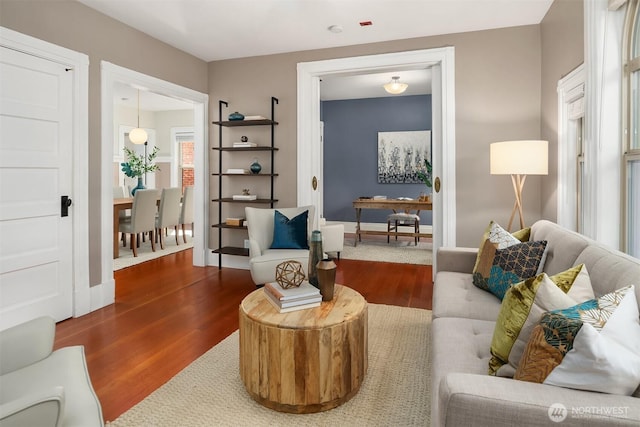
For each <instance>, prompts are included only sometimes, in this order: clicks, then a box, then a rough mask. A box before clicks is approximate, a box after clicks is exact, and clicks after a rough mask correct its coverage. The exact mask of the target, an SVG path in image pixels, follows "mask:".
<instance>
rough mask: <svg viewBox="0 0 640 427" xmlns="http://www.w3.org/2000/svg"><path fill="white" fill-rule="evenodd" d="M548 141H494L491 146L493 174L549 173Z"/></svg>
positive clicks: (490, 156)
mask: <svg viewBox="0 0 640 427" xmlns="http://www.w3.org/2000/svg"><path fill="white" fill-rule="evenodd" d="M548 151H549V142H548V141H504V142H494V143H492V144H491V146H490V147H489V158H490V164H491V166H490V167H491V174H492V175H547V174H548V173H549V172H548V171H549V162H548Z"/></svg>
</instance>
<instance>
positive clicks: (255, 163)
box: [250, 159, 262, 174]
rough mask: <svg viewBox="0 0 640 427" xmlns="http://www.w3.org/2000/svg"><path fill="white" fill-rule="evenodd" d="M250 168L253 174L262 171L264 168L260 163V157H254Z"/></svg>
mask: <svg viewBox="0 0 640 427" xmlns="http://www.w3.org/2000/svg"><path fill="white" fill-rule="evenodd" d="M250 169H251V173H253V174H256V173H260V171H261V170H262V166H260V163H258V159H253V163H251V166H250Z"/></svg>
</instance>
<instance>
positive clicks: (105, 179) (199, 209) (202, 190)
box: [96, 61, 209, 307]
mask: <svg viewBox="0 0 640 427" xmlns="http://www.w3.org/2000/svg"><path fill="white" fill-rule="evenodd" d="M101 74H102V80H101V85H102V86H101V100H102V141H103V143H102V145H101V146H102V153H101V158H102V171H103V172H102V176H101V178H102V181H101V206H102V208H101V230H102V234H101V248H102V251H101V253H102V276H101V283H102V285H103V286H105V291H104V292H101V293H96V294H100V295H102V297H103V298H104V300H103V301H102V304H103V306H104V305H107V304H110V303H112V302H113V298H114V293H113V292H114V290H115V287H113V285H112V284H113V246H112V245H113V221H112V218H113V216H112V215H113V198H112V187H113V182H114V181H113V167H112V163H111V162H112V161H113V143H112V142H111V141H113V140H114V135H113V131H114V126H113V92H114V84H115V83H116V82H120V83H124V84H128V85H132V86H135V87H137V88H139V89H140V90H147V91H150V92H154V93H157V94H161V95H164V96H168V97H171V98H176V99H179V100H182V101H185V102H188V103H190V104H192V105H193V116H194V117H193V119H194V121H193V123H194V125H193V128H194V129H193V131H194V132H193V133H194V151H195V152H194V155H195V164H194V168H195V171H194V173H195V186H194V187H195V191H194V204H195V211H194V223H195V224H196V227H199V229H197V230H194V245H193V265H196V266H204V265H206V264H207V263H208V261H207V260H208V257H207V252H208V251H209V250H208V248H207V246H208V238H209V234H208V224H209V203H207V199H208V197H207V195H208V194H209V180H208V170H209V153H208V150H207V147H208V145H209V144H208V126H207V120H208V106H209V95H207V94H204V93H200V92H196V91H194V90H192V89H189V88H186V87H182V86H179V85H176V84H174V83H171V82H167V81H164V80H160V79H158V78H156V77H152V76H148V75H146V74H142V73H139V72H137V71H133V70H129V69H127V68H124V67H120V66H118V65H114V64H112V63H110V62H106V61H102V62H101ZM196 231H197V232H196ZM99 305H100V304H96V307H98V306H99Z"/></svg>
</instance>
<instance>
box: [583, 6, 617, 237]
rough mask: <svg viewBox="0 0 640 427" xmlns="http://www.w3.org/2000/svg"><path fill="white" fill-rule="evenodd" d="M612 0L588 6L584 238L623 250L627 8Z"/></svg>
mask: <svg viewBox="0 0 640 427" xmlns="http://www.w3.org/2000/svg"><path fill="white" fill-rule="evenodd" d="M607 7H608V2H607V0H593V1H588V2H585V3H584V13H585V26H584V27H585V28H584V31H585V55H584V57H585V107H586V108H585V119H584V120H585V135H584V138H585V153H584V154H585V163H584V165H585V183H584V197H585V201H584V205H583V206H584V209H585V212H588V215H585V221H584V231H583V232H584V234H585V235H587V236H589V237H591V238H592V239H594V240H597V241H599V242H601V243H604V244H606V245H608V246H610V247H612V248H616V249H620V233H621V232H620V230H621V226H620V217H621V205H622V203H621V194H620V182H621V178H620V177H621V165H622V162H621V159H622V142H621V141H622V134H621V123H622V111H621V108H622V101H621V93H622V36H623V27H624V10H623V9H619V10H617V11H610V10H608V8H607Z"/></svg>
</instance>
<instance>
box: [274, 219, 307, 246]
mask: <svg viewBox="0 0 640 427" xmlns="http://www.w3.org/2000/svg"><path fill="white" fill-rule="evenodd" d="M308 218H309V211H304V212H302V213H300V214H298V215H296V216H295V217H293V218H287V217H286V216H285V215H283V214H282V213H280V211H275V212H274V215H273V241H272V242H271V249H309V242H308V239H307V220H308Z"/></svg>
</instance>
